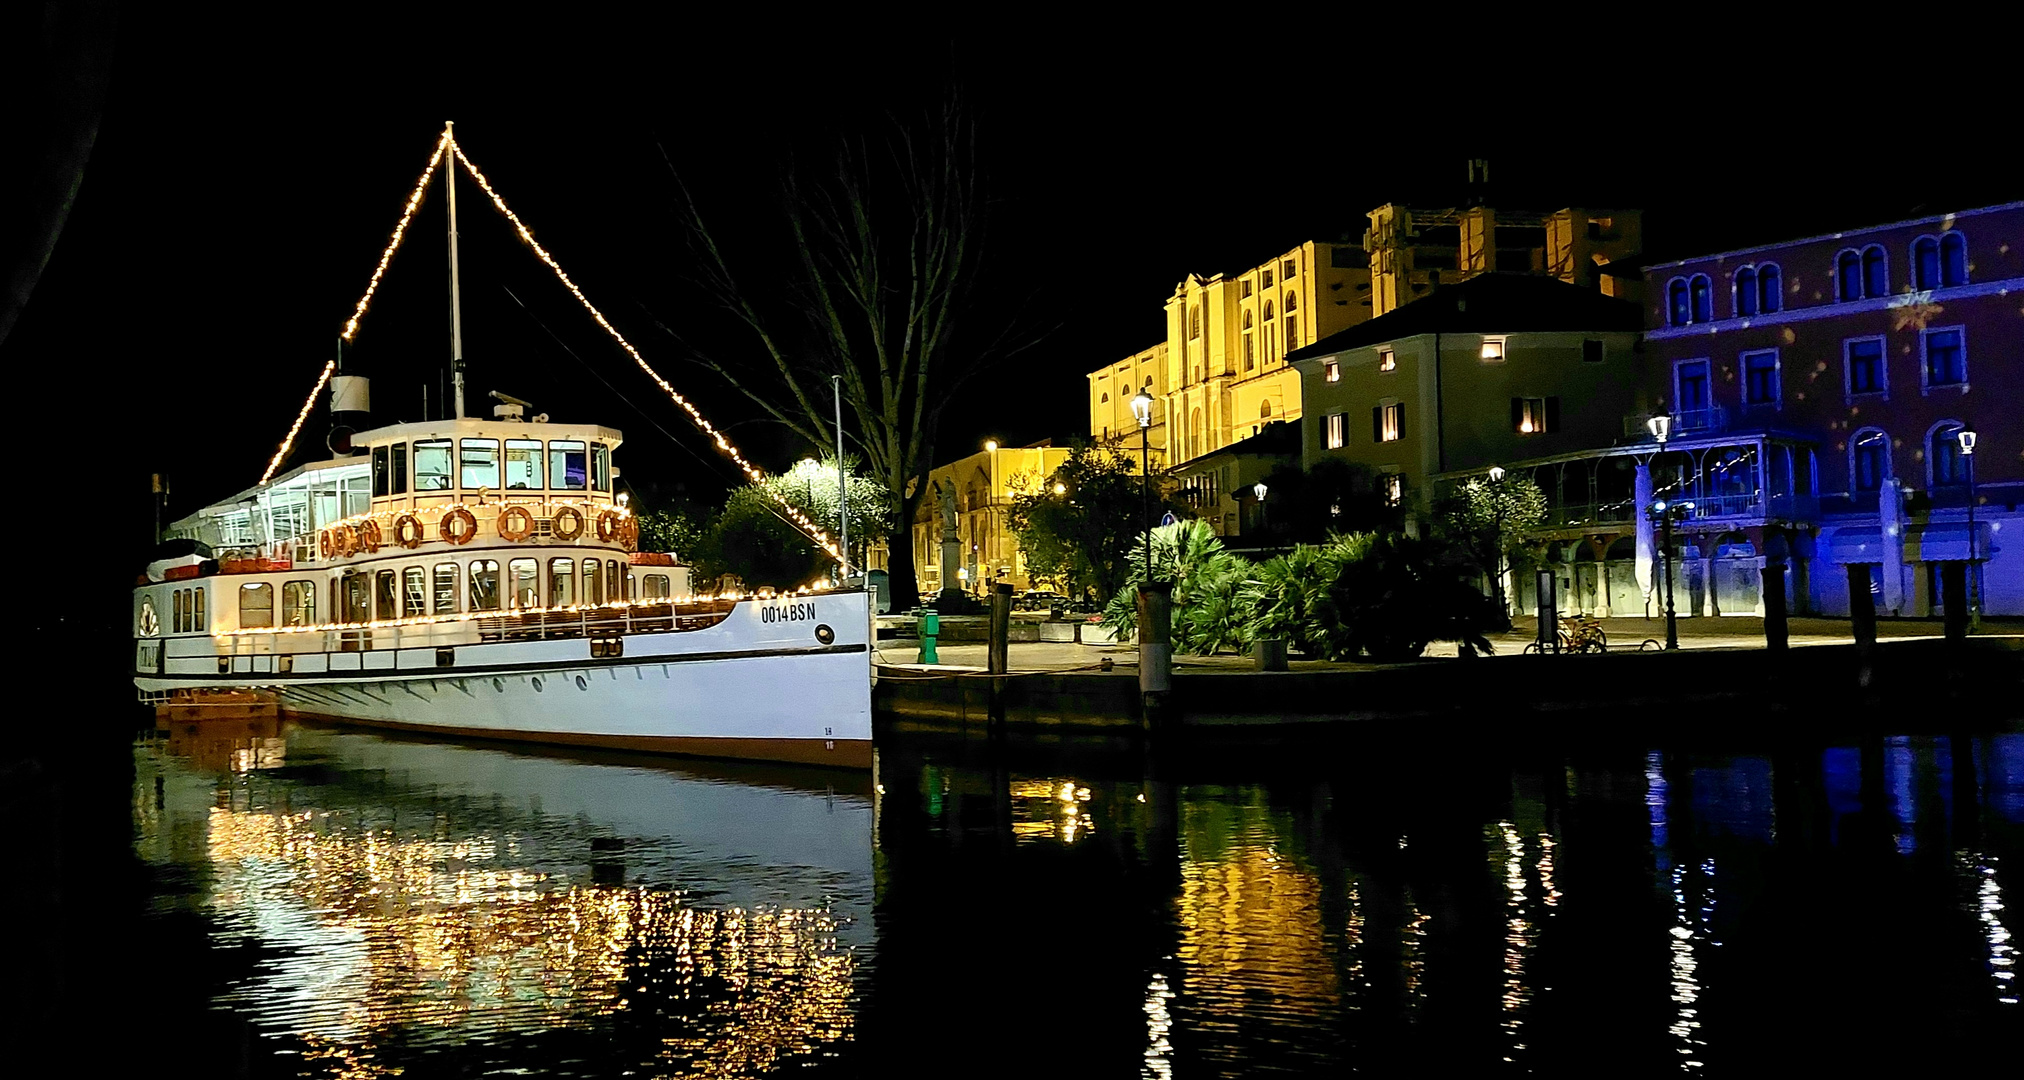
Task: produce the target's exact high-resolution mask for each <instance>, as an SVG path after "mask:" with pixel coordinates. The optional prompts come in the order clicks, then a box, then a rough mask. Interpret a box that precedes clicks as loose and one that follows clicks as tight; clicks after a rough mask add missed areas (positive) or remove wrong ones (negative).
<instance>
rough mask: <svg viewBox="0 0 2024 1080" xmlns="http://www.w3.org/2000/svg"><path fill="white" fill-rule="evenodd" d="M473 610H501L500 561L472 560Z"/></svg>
mask: <svg viewBox="0 0 2024 1080" xmlns="http://www.w3.org/2000/svg"><path fill="white" fill-rule="evenodd" d="M470 595H471V610H472V611H497V610H499V560H497V559H472V560H471V594H470Z"/></svg>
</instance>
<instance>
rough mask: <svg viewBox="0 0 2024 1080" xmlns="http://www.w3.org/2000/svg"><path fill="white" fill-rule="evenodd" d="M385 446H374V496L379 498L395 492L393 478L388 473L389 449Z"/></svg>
mask: <svg viewBox="0 0 2024 1080" xmlns="http://www.w3.org/2000/svg"><path fill="white" fill-rule="evenodd" d="M389 449H391V448H390V447H385V446H375V447H373V448H372V496H373V498H375V499H377V498H379V497H380V496H382V495H389V494H392V493H393V481H392V478H391V477H389V476H388V475H387V451H388V450H389Z"/></svg>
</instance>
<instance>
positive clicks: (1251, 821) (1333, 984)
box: [1177, 802, 1342, 1016]
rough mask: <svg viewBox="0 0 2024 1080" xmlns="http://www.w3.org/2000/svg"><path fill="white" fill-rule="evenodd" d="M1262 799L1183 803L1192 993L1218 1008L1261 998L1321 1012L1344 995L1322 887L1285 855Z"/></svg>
mask: <svg viewBox="0 0 2024 1080" xmlns="http://www.w3.org/2000/svg"><path fill="white" fill-rule="evenodd" d="M1272 817H1273V815H1272V814H1271V813H1270V811H1268V810H1267V809H1265V808H1264V807H1261V806H1244V805H1239V806H1232V805H1229V804H1207V805H1205V804H1202V803H1192V802H1191V803H1190V804H1189V806H1188V808H1187V809H1186V810H1185V811H1184V820H1183V836H1184V842H1183V847H1182V862H1181V891H1180V896H1179V899H1178V902H1177V903H1178V911H1179V916H1180V929H1181V946H1180V950H1179V953H1178V956H1179V958H1180V960H1181V963H1182V965H1183V967H1184V970H1185V980H1186V985H1187V989H1188V992H1189V994H1190V995H1191V997H1192V998H1194V999H1195V1000H1199V1001H1203V1002H1207V1003H1210V1004H1211V1008H1212V1009H1213V1008H1215V1007H1217V1006H1223V1007H1227V1006H1230V1005H1232V1004H1239V1005H1243V1006H1244V1007H1246V1008H1248V1007H1249V1005H1248V1003H1249V1002H1250V1001H1253V1000H1258V999H1260V998H1262V999H1263V1000H1268V1001H1270V1002H1271V1003H1272V1004H1271V1006H1270V1007H1271V1009H1272V1010H1273V1012H1274V1013H1277V1014H1283V1015H1288V1016H1316V1015H1328V1014H1330V1013H1332V1012H1333V1011H1334V1010H1335V1009H1336V1008H1337V1006H1338V1005H1339V1004H1340V1002H1341V997H1342V989H1341V987H1340V985H1339V984H1338V977H1337V974H1336V966H1335V959H1334V950H1333V949H1332V948H1331V946H1330V944H1329V942H1328V941H1327V938H1326V935H1325V934H1324V932H1323V931H1324V927H1323V924H1322V911H1321V908H1322V886H1321V882H1320V880H1319V879H1317V878H1316V877H1315V875H1314V874H1313V873H1312V872H1311V871H1309V870H1308V869H1307V868H1305V867H1303V866H1301V865H1300V864H1299V863H1297V862H1296V861H1295V860H1293V859H1291V858H1289V857H1287V856H1286V855H1284V854H1282V853H1281V852H1280V851H1279V850H1278V849H1279V844H1280V840H1279V833H1281V832H1282V831H1284V832H1290V831H1291V830H1290V828H1285V829H1282V828H1280V827H1278V826H1279V824H1280V823H1277V822H1275V821H1273V820H1272Z"/></svg>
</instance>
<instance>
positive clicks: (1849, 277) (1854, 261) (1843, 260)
mask: <svg viewBox="0 0 2024 1080" xmlns="http://www.w3.org/2000/svg"><path fill="white" fill-rule="evenodd" d="M1834 292H1835V295H1836V296H1837V297H1839V298H1840V299H1842V300H1860V299H1862V255H1861V254H1860V253H1859V252H1857V251H1856V250H1855V249H1854V248H1847V249H1845V250H1843V251H1842V252H1841V253H1840V254H1838V255H1836V256H1835V257H1834Z"/></svg>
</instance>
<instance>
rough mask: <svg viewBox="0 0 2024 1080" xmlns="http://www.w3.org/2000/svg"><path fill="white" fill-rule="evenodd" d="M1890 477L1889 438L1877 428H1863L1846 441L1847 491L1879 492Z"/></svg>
mask: <svg viewBox="0 0 2024 1080" xmlns="http://www.w3.org/2000/svg"><path fill="white" fill-rule="evenodd" d="M1889 475H1890V437H1889V436H1888V435H1885V434H1884V433H1883V431H1882V430H1880V429H1878V428H1864V429H1862V430H1861V431H1858V432H1856V433H1855V437H1854V438H1852V439H1850V440H1848V489H1849V490H1850V491H1855V492H1866V491H1880V490H1882V488H1883V482H1884V479H1885V478H1886V477H1888V476H1889Z"/></svg>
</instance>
